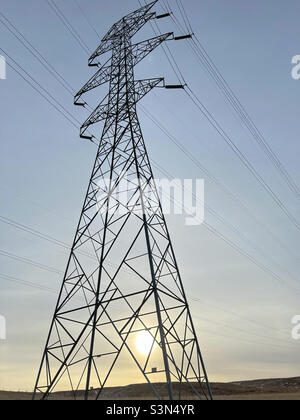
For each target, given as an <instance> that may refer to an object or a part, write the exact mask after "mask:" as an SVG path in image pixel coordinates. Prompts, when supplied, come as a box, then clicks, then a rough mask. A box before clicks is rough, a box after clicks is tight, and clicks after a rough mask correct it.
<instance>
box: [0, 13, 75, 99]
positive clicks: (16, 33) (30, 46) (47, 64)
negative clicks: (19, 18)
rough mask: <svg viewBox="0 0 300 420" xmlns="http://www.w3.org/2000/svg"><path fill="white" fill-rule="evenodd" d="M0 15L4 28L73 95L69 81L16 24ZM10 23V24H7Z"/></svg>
mask: <svg viewBox="0 0 300 420" xmlns="http://www.w3.org/2000/svg"><path fill="white" fill-rule="evenodd" d="M0 15H1V16H2V18H3V19H4V20H3V19H1V18H0V22H1V23H2V25H4V26H5V27H6V29H7V30H8V31H9V32H10V33H11V34H12V35H13V36H14V37H15V38H16V39H17V40H18V41H19V42H20V43H21V45H23V47H25V48H26V49H27V50H28V51H29V52H30V54H32V55H33V56H34V57H35V58H36V59H37V60H38V61H39V63H40V64H41V65H42V66H43V67H44V68H45V69H46V70H47V71H48V72H49V73H50V74H51V75H52V76H53V77H54V78H55V79H56V80H57V81H58V82H59V83H60V85H61V86H63V88H64V89H65V90H66V91H67V92H69V93H71V94H72V95H74V89H73V88H72V86H71V85H70V84H69V82H68V81H67V80H66V79H65V78H64V77H63V76H62V75H61V74H60V73H58V71H57V70H56V69H55V68H54V67H53V65H52V64H51V63H50V62H49V61H48V60H47V59H46V58H45V56H44V55H43V54H41V53H40V51H38V50H37V49H36V48H35V47H34V45H33V44H32V43H31V42H30V41H28V39H27V38H25V36H24V34H22V32H21V31H19V30H18V29H17V28H16V26H15V25H14V24H13V23H12V22H11V21H10V20H9V19H8V18H7V17H6V16H5V15H4V14H3V13H2V12H0ZM9 25H10V26H9Z"/></svg>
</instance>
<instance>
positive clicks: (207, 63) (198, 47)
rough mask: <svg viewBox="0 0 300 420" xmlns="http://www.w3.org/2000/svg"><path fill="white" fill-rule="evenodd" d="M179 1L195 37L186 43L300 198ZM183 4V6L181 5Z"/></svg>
mask: <svg viewBox="0 0 300 420" xmlns="http://www.w3.org/2000/svg"><path fill="white" fill-rule="evenodd" d="M176 1H177V4H178V8H179V11H180V13H181V15H182V18H183V20H184V21H185V23H186V25H187V27H188V28H189V30H190V31H191V33H193V35H194V36H193V38H192V39H191V40H187V41H186V43H187V45H189V47H190V48H191V50H192V51H193V52H194V54H195V56H196V58H197V59H198V60H199V61H200V64H201V65H203V66H204V68H205V69H206V70H207V72H208V73H209V75H210V76H211V77H212V79H213V80H214V82H215V83H216V85H217V87H218V89H219V90H220V92H221V93H222V94H223V95H224V96H225V99H226V101H227V102H228V103H229V105H230V106H231V107H232V108H233V109H234V111H236V113H237V114H238V116H239V118H240V120H241V122H242V123H243V124H244V125H245V126H246V128H247V129H248V130H249V131H250V133H251V135H252V137H253V139H254V140H255V141H256V143H257V144H258V145H259V147H260V149H261V150H262V151H263V152H264V153H265V154H266V156H267V157H268V159H269V161H270V162H271V164H272V165H273V166H274V168H275V170H277V171H278V172H279V175H280V176H281V177H282V178H283V180H284V181H285V183H286V184H287V186H288V187H289V189H290V190H291V191H292V192H293V193H294V194H296V196H297V197H298V198H300V189H299V187H298V185H297V184H296V182H295V181H294V180H293V178H292V177H291V175H290V174H289V172H288V171H287V169H286V168H285V167H284V165H283V163H282V162H281V161H280V159H279V157H278V156H277V155H276V153H275V152H274V151H273V150H272V148H271V146H270V145H269V143H268V142H267V140H266V139H265V137H264V136H263V134H262V133H261V131H260V130H259V129H258V127H257V126H256V124H255V123H254V121H253V119H252V118H251V117H250V115H249V114H248V112H247V111H246V109H245V107H244V106H243V105H242V103H241V102H240V100H239V99H238V97H237V96H236V94H235V93H234V92H233V90H232V88H231V87H230V86H229V85H228V83H227V81H226V80H225V79H224V77H223V75H222V74H221V72H220V70H219V69H218V68H217V66H216V64H215V63H214V62H213V61H212V59H211V57H210V56H209V54H208V53H207V50H206V49H205V48H204V46H203V44H202V43H201V42H200V40H199V39H198V37H197V35H195V34H194V31H193V28H192V26H191V24H190V22H189V19H188V16H187V13H186V11H185V8H184V6H183V3H182V1H181V0H180V1H178V0H176ZM180 5H181V6H180ZM171 18H172V20H173V22H174V23H175V25H176V26H177V27H178V28H179V29H181V30H184V28H183V27H182V26H181V24H180V22H179V20H178V19H177V18H176V16H175V15H174V14H172V15H171Z"/></svg>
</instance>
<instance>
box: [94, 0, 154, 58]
mask: <svg viewBox="0 0 300 420" xmlns="http://www.w3.org/2000/svg"><path fill="white" fill-rule="evenodd" d="M157 1H158V0H155V1H153V2H151V3H149V4H147V5H146V6H144V7H141V8H140V9H138V10H136V11H135V12H133V13H130V14H129V15H127V16H125V17H124V18H123V19H120V20H119V21H118V22H117V23H115V24H114V25H113V26H112V27H111V29H110V30H109V31H108V33H107V34H106V35H105V37H104V38H103V39H102V41H101V43H100V45H99V47H98V48H97V49H96V51H95V52H94V53H93V54H92V55H91V57H90V58H89V65H91V64H93V63H94V60H95V59H96V58H97V57H99V56H100V55H102V54H105V53H106V52H108V51H110V50H111V49H113V47H114V45H116V43H118V40H119V41H120V42H121V37H122V35H123V34H124V31H126V32H127V34H128V37H130V38H132V37H133V36H134V35H135V34H136V33H137V32H138V31H139V30H140V29H141V28H142V27H143V26H144V25H145V24H146V23H147V22H148V21H149V20H151V19H154V18H155V16H156V13H155V12H154V13H149V11H150V10H151V9H152V7H153V6H154V5H155V4H156V3H157Z"/></svg>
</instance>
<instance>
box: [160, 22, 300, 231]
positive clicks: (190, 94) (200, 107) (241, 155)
mask: <svg viewBox="0 0 300 420" xmlns="http://www.w3.org/2000/svg"><path fill="white" fill-rule="evenodd" d="M156 26H157V27H158V25H157V23H156ZM159 32H160V31H159ZM155 33H156V32H155ZM160 33H161V32H160ZM172 59H173V61H174V62H175V63H176V60H175V58H174V56H173V55H172ZM176 67H177V68H178V69H179V71H180V68H179V66H178V64H177V63H176ZM180 73H181V75H182V72H181V71H180ZM182 80H183V81H184V84H185V85H186V88H185V92H186V94H187V96H188V97H189V98H190V99H191V101H192V102H193V103H194V105H195V106H196V108H198V110H200V111H201V113H202V114H203V115H204V116H205V118H206V119H207V120H208V121H209V123H210V124H211V125H212V127H213V128H214V129H215V130H216V131H217V132H218V134H219V135H220V136H221V137H222V138H223V140H225V142H226V144H227V145H228V146H229V147H230V149H231V150H232V151H233V152H234V154H235V155H236V156H237V157H238V159H239V160H240V161H241V162H242V163H243V165H244V166H245V167H246V168H247V169H248V170H249V171H250V172H251V173H252V175H253V176H254V177H255V179H256V180H257V181H258V182H259V183H260V185H261V186H262V187H263V188H264V190H265V191H266V192H267V193H268V195H269V196H270V197H271V198H272V199H273V201H274V202H275V203H276V204H277V205H278V206H279V208H280V209H281V210H282V211H283V213H284V214H285V215H286V216H287V217H288V219H289V220H290V222H291V223H292V224H293V225H294V226H295V227H296V228H297V229H298V230H299V231H300V223H299V222H298V220H297V219H296V218H295V217H294V216H293V214H291V212H290V211H289V210H288V209H287V207H286V206H285V205H284V203H283V202H282V201H281V200H280V199H279V197H278V196H277V195H276V193H275V192H274V191H273V189H272V188H271V187H270V186H269V185H268V184H267V182H266V181H265V180H264V179H263V177H262V176H261V175H260V174H259V173H258V172H257V170H256V169H255V168H254V166H253V165H252V164H251V162H250V161H249V159H248V158H247V157H246V156H245V155H244V153H242V151H241V150H240V149H239V148H238V146H236V144H235V143H234V142H233V140H232V139H231V138H230V136H229V135H228V134H227V133H226V132H225V131H224V129H223V128H222V127H221V126H220V124H219V123H218V122H217V121H216V119H215V117H213V115H212V114H211V113H210V112H209V111H208V109H207V108H206V107H205V105H204V104H203V103H202V102H201V100H200V99H199V97H198V96H197V95H196V94H195V93H194V91H193V90H192V89H191V88H190V87H189V86H188V84H187V83H186V81H185V78H184V76H182Z"/></svg>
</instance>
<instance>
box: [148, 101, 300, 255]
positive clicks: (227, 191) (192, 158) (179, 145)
mask: <svg viewBox="0 0 300 420" xmlns="http://www.w3.org/2000/svg"><path fill="white" fill-rule="evenodd" d="M140 108H141V110H142V112H143V113H144V114H145V115H146V116H147V118H149V119H150V120H151V121H152V122H153V123H154V124H155V125H156V126H157V127H158V128H159V129H160V130H161V131H162V132H163V133H164V134H165V135H166V136H167V137H168V138H169V139H170V140H171V142H172V143H174V144H175V146H176V147H177V148H178V149H179V150H180V151H181V152H182V153H183V154H184V155H185V156H186V157H187V158H188V159H189V160H190V161H191V162H193V163H194V164H195V166H197V167H198V168H199V169H200V170H201V171H202V172H203V173H204V174H205V175H206V176H207V178H209V179H210V180H211V182H213V183H214V184H216V186H217V187H218V188H219V189H220V190H221V191H222V192H224V193H225V194H226V195H227V196H228V197H229V198H230V199H231V200H232V201H233V202H235V203H236V204H237V205H238V206H239V207H240V208H241V209H242V210H243V211H244V212H246V213H247V214H248V216H249V217H250V218H251V219H252V220H253V221H254V222H255V223H256V224H258V225H259V226H260V227H261V228H262V229H264V230H265V231H267V232H268V234H269V235H271V236H272V238H273V239H275V241H276V243H278V244H280V246H281V247H282V248H283V249H285V250H286V251H287V252H288V254H289V255H291V254H293V255H291V256H292V257H293V258H296V259H299V257H298V256H296V255H295V254H294V252H292V251H291V250H290V249H289V248H288V247H287V246H286V245H285V244H284V243H283V242H282V240H281V239H280V238H278V237H277V236H276V235H275V234H274V233H273V232H271V231H270V230H269V229H268V228H267V227H266V225H265V224H264V223H262V222H261V221H260V220H259V219H257V217H256V216H255V215H254V214H253V213H252V212H251V210H250V209H249V208H248V207H247V206H246V205H245V204H244V203H243V202H242V201H241V200H240V199H239V198H238V197H237V196H236V194H235V193H234V192H233V191H232V190H231V189H230V188H229V187H228V186H225V185H224V184H222V182H221V181H220V180H219V179H217V178H216V177H215V176H214V175H213V174H212V173H210V171H209V170H208V169H207V168H206V167H204V166H203V164H202V163H200V161H199V160H198V159H197V158H196V156H195V155H194V154H192V152H190V151H189V150H188V149H187V148H186V147H185V146H184V145H183V144H182V142H180V141H179V140H178V139H177V138H176V137H174V135H173V134H171V133H170V131H169V130H168V129H167V128H166V127H164V126H163V125H162V123H161V122H159V121H158V120H157V119H156V118H155V117H154V115H153V114H151V112H149V110H147V109H146V108H145V107H144V106H143V105H140Z"/></svg>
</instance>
